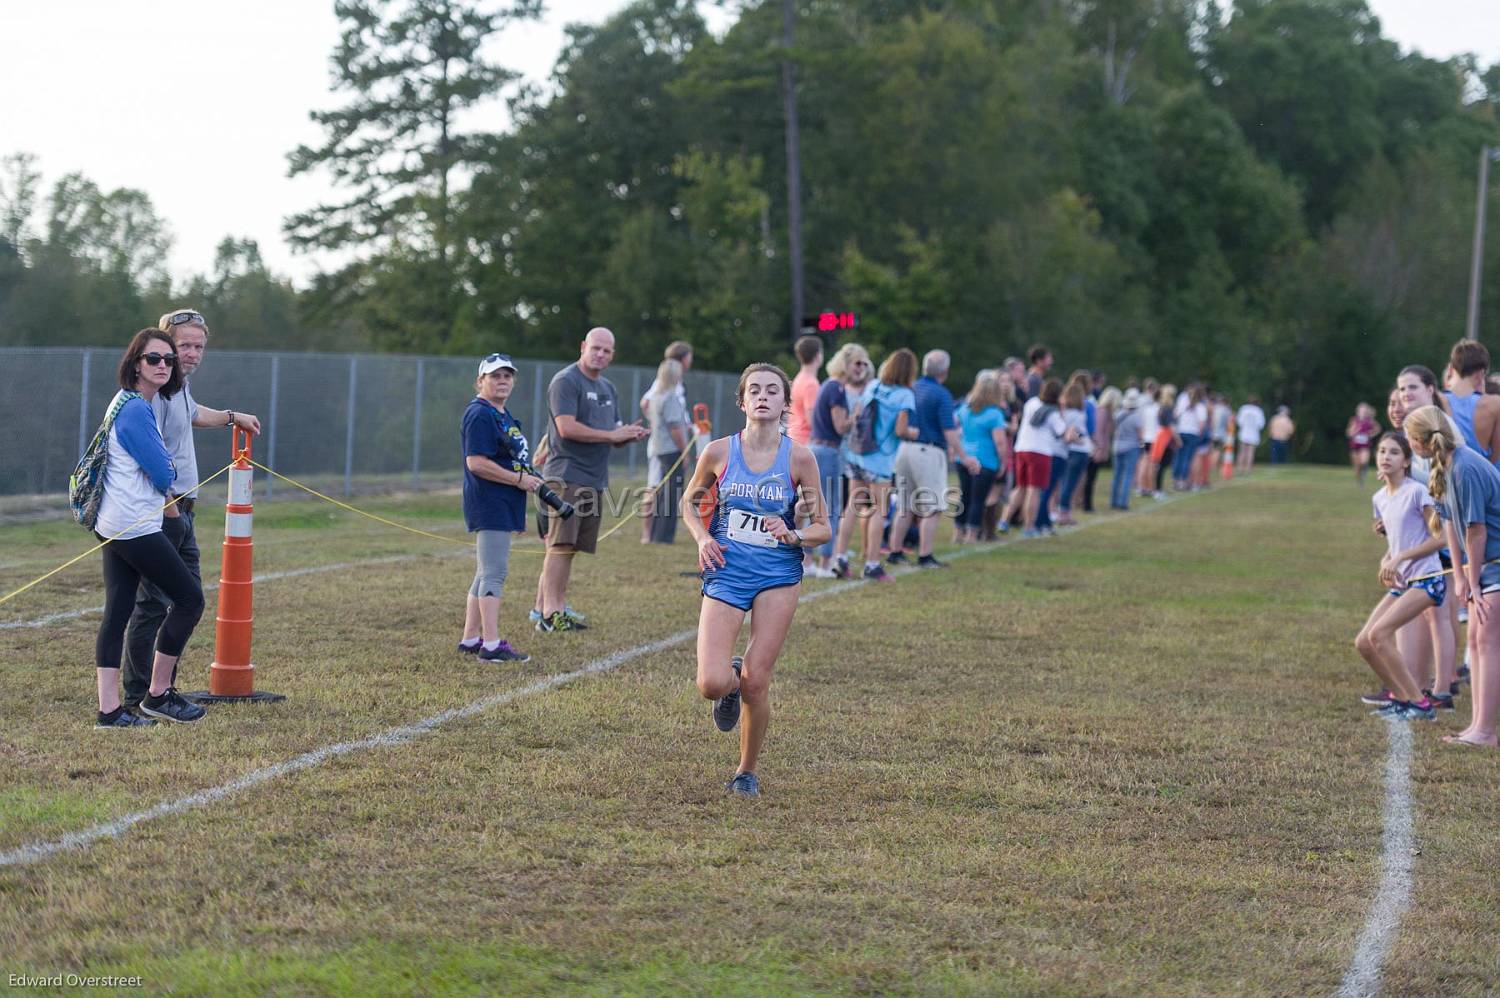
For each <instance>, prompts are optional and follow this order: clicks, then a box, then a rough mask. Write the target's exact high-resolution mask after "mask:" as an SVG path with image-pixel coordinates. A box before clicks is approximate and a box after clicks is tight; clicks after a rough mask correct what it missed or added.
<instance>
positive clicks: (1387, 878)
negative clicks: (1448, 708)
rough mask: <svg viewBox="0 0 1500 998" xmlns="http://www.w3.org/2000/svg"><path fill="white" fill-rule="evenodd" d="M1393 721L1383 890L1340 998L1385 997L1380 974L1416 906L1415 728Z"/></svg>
mask: <svg viewBox="0 0 1500 998" xmlns="http://www.w3.org/2000/svg"><path fill="white" fill-rule="evenodd" d="M1412 723H1414V722H1408V721H1388V722H1387V728H1388V733H1389V736H1390V740H1389V744H1388V748H1387V749H1386V754H1385V815H1384V819H1383V820H1384V824H1385V830H1384V832H1383V834H1382V839H1383V841H1384V845H1383V849H1382V854H1381V857H1380V886H1379V887H1378V888H1376V890H1375V903H1374V904H1372V905H1371V906H1370V917H1369V918H1367V919H1366V920H1365V928H1364V931H1363V932H1361V933H1360V934H1359V943H1358V945H1356V946H1355V948H1354V958H1353V959H1352V960H1351V961H1350V962H1349V969H1348V970H1347V971H1346V972H1345V973H1344V980H1343V982H1342V983H1340V985H1339V989H1338V992H1337V994H1338V996H1339V998H1365V996H1368V995H1376V994H1379V993H1380V969H1381V967H1382V966H1383V965H1384V963H1385V958H1386V955H1387V954H1388V953H1389V952H1390V950H1391V947H1392V946H1393V945H1394V944H1395V942H1396V933H1397V930H1399V929H1400V927H1401V916H1402V915H1404V914H1406V910H1407V909H1408V908H1410V907H1411V891H1412V869H1413V867H1415V866H1416V846H1415V844H1414V843H1415V839H1414V838H1413V834H1412V801H1411V724H1412Z"/></svg>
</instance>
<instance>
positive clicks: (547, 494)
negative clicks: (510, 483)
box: [531, 471, 574, 520]
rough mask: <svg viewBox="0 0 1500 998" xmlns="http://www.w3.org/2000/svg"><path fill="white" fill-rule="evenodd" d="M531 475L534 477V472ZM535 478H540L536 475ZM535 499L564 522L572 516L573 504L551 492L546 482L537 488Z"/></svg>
mask: <svg viewBox="0 0 1500 998" xmlns="http://www.w3.org/2000/svg"><path fill="white" fill-rule="evenodd" d="M531 473H532V474H533V475H536V472H535V471H533V472H531ZM537 477H538V478H540V477H542V476H541V475H537ZM536 497H537V498H538V499H540V500H541V501H542V502H544V503H546V504H547V505H548V506H551V507H552V509H553V511H554V512H555V513H557V515H558V516H560V517H562V518H563V519H564V520H566V519H567V518H568V517H570V516H572V515H573V512H574V510H573V504H572V503H570V502H568V501H567V500H566V499H564V498H563V497H562V496H560V495H558V494H557V493H556V492H553V491H552V489H550V488H549V487H548V486H547V483H546V482H543V483H542V484H541V485H538V486H537V488H536Z"/></svg>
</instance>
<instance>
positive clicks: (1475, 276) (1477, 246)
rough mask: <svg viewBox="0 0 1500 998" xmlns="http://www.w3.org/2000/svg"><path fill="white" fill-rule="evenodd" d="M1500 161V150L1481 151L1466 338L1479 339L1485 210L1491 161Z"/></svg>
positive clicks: (1488, 148)
mask: <svg viewBox="0 0 1500 998" xmlns="http://www.w3.org/2000/svg"><path fill="white" fill-rule="evenodd" d="M1492 159H1500V149H1495V148H1492V147H1490V146H1481V147H1480V149H1479V196H1478V198H1477V199H1476V202H1475V205H1474V255H1473V259H1472V260H1471V261H1470V264H1469V321H1468V325H1467V326H1466V327H1465V331H1464V338H1465V339H1469V340H1477V339H1479V280H1480V274H1481V272H1482V271H1483V270H1484V214H1485V212H1484V208H1485V202H1487V201H1488V200H1489V192H1490V160H1492Z"/></svg>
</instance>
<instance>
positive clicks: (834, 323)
mask: <svg viewBox="0 0 1500 998" xmlns="http://www.w3.org/2000/svg"><path fill="white" fill-rule="evenodd" d="M858 325H859V316H857V315H855V314H854V313H853V312H819V313H818V332H820V333H832V332H837V331H838V330H840V329H854V328H855V327H857V326H858Z"/></svg>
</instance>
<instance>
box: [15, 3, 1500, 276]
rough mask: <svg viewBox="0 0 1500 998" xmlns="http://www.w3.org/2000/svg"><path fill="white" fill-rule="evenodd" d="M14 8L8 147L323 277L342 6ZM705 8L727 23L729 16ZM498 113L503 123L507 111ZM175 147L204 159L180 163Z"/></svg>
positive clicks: (500, 52) (1436, 52)
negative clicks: (306, 158) (305, 166)
mask: <svg viewBox="0 0 1500 998" xmlns="http://www.w3.org/2000/svg"><path fill="white" fill-rule="evenodd" d="M1368 2H1369V3H1370V6H1371V8H1372V9H1373V10H1374V11H1375V13H1376V15H1377V16H1379V17H1380V19H1381V22H1382V25H1383V27H1384V32H1385V34H1386V35H1387V36H1388V37H1391V38H1394V39H1395V40H1396V41H1397V42H1399V43H1400V44H1401V45H1402V47H1403V48H1415V49H1418V50H1420V51H1421V52H1423V53H1424V54H1426V55H1429V56H1433V57H1437V58H1444V57H1447V56H1450V55H1454V54H1456V53H1459V52H1477V53H1478V55H1479V56H1480V58H1481V61H1482V62H1484V63H1493V62H1500V2H1496V0H1368ZM0 4H3V11H0V94H3V95H4V96H3V98H0V155H6V154H8V153H12V152H23V151H24V152H30V153H34V154H36V155H37V156H38V157H39V158H40V163H39V166H40V168H41V170H42V172H43V175H44V177H43V186H44V189H50V188H51V185H52V182H53V181H55V180H56V179H57V178H58V177H59V176H60V175H62V174H64V173H67V172H69V171H73V170H77V171H81V172H82V173H84V174H85V175H86V176H88V177H89V178H90V179H92V180H94V181H95V182H96V183H98V184H99V185H100V186H101V187H103V188H105V189H111V188H115V187H135V188H139V189H141V190H144V191H145V192H146V193H147V194H148V195H150V197H151V200H152V201H153V202H154V203H155V205H156V208H157V211H158V212H159V213H160V214H161V215H162V216H163V217H164V218H165V219H166V220H167V222H168V224H169V226H170V227H171V229H172V232H173V235H174V236H175V240H176V241H175V244H174V248H173V253H172V259H171V267H172V273H173V277H174V279H176V280H179V281H180V280H182V279H183V278H185V277H186V276H187V275H188V274H189V273H193V272H203V271H207V270H208V269H209V267H210V265H211V264H212V262H213V249H214V246H215V245H216V244H217V243H218V241H219V240H220V239H222V238H223V237H224V236H226V235H235V236H250V237H252V238H254V239H255V240H256V241H258V242H259V243H260V247H261V252H262V254H263V255H264V257H265V258H266V260H267V262H268V263H269V264H270V265H271V267H272V269H273V270H275V271H277V272H279V273H283V274H289V275H292V276H293V277H295V278H296V279H297V280H298V282H299V283H301V282H302V281H304V280H305V279H306V278H307V277H308V276H309V275H310V274H312V273H315V272H316V270H317V269H318V266H319V263H320V260H319V258H318V257H316V256H313V257H308V256H296V255H293V254H292V253H291V252H290V251H289V250H288V249H287V248H286V247H285V246H284V245H283V243H282V240H281V220H282V218H283V217H284V216H286V215H288V214H291V213H292V212H295V211H298V210H301V209H304V208H307V207H310V206H312V205H314V204H316V203H318V202H319V201H322V200H326V199H329V198H331V197H336V196H337V195H336V194H335V193H333V192H332V191H331V189H330V188H329V186H328V184H327V182H326V181H325V180H324V179H323V178H322V177H321V176H304V177H299V178H297V179H295V180H293V179H290V178H288V177H287V175H286V154H287V152H289V151H290V150H291V149H293V148H295V147H296V146H297V144H298V143H307V144H310V145H311V144H315V143H316V142H318V140H319V139H320V137H321V136H320V132H319V130H318V129H317V128H315V127H314V126H313V125H312V123H311V122H310V121H309V120H308V117H307V113H308V111H309V110H312V109H314V108H328V107H332V106H336V101H335V98H334V97H332V96H331V95H330V93H329V82H330V75H329V62H328V57H329V54H330V52H332V50H333V46H334V44H335V42H336V41H337V39H338V24H337V21H336V20H335V18H334V16H333V3H332V0H206V2H205V0H46V2H41V3H26V2H24V0H0ZM624 5H625V3H624V0H550V2H548V3H547V8H548V14H547V16H546V17H545V18H544V19H543V20H542V21H540V22H535V23H528V24H521V25H517V26H514V27H512V28H510V29H509V30H508V31H507V32H506V34H505V36H504V37H503V39H502V40H501V41H500V43H499V44H498V45H497V46H496V48H495V54H496V57H497V58H498V59H499V60H500V61H501V62H502V64H504V65H506V66H508V67H510V68H512V69H515V70H518V71H520V72H521V73H522V74H524V75H525V76H526V77H527V78H529V79H531V80H535V81H539V82H540V81H543V80H545V79H546V78H547V76H548V74H549V72H550V70H551V68H552V65H553V62H554V60H555V59H556V57H557V54H558V52H559V50H560V49H561V47H562V41H563V37H564V35H563V28H564V26H565V25H567V24H569V23H578V22H582V23H596V22H598V21H600V20H602V19H604V18H605V17H607V16H608V15H609V14H610V13H612V12H613V11H615V10H618V9H620V8H621V7H623V6H624ZM705 10H706V12H707V13H708V15H709V16H710V24H711V25H714V26H715V27H716V28H722V26H723V23H724V17H723V15H722V14H721V13H720V12H719V11H718V10H716V9H714V8H712V7H708V6H705ZM485 114H487V115H493V116H494V122H495V125H494V127H495V128H497V129H499V128H503V127H504V124H505V111H504V108H503V106H502V105H499V104H495V105H493V106H491V107H490V108H489V109H488V110H486V112H485ZM169 150H176V151H178V152H182V151H187V152H189V153H190V156H188V157H175V158H174V161H173V162H170V163H169V162H168V161H166V160H165V159H164V158H163V157H162V156H161V154H162V153H163V152H166V151H169ZM322 262H326V261H322Z"/></svg>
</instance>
